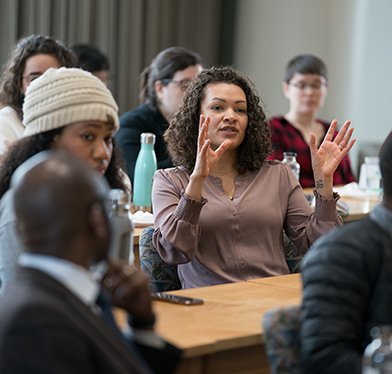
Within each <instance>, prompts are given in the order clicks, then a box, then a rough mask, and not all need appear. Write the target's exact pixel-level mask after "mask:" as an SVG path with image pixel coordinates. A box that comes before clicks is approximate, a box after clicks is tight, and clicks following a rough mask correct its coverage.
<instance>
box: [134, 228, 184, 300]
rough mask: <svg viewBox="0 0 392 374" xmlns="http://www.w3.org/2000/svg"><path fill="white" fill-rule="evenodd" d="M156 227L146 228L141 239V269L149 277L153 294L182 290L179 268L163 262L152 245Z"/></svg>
mask: <svg viewBox="0 0 392 374" xmlns="http://www.w3.org/2000/svg"><path fill="white" fill-rule="evenodd" d="M154 230H155V227H154V226H149V227H146V228H145V229H144V230H143V231H142V233H141V234H140V238H139V254H140V267H141V270H142V272H143V273H145V274H147V275H148V277H149V286H150V291H151V292H164V291H172V290H179V289H181V282H180V280H179V278H178V273H177V266H176V265H170V264H168V263H166V262H165V261H163V260H162V258H161V256H160V255H159V253H158V251H157V250H156V249H155V247H154V245H153V243H152V235H153V233H154Z"/></svg>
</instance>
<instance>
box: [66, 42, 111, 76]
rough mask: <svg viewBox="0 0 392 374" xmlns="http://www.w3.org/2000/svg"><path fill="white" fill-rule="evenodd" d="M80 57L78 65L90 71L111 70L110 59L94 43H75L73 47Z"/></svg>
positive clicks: (72, 49) (73, 50) (78, 57)
mask: <svg viewBox="0 0 392 374" xmlns="http://www.w3.org/2000/svg"><path fill="white" fill-rule="evenodd" d="M71 51H72V52H73V53H75V55H76V58H77V59H78V67H79V68H81V69H83V70H86V71H89V72H90V73H92V72H95V71H101V70H109V60H108V58H107V57H106V55H105V54H103V53H102V52H101V51H100V50H99V49H98V48H97V47H95V46H94V45H92V44H75V45H74V46H72V47H71Z"/></svg>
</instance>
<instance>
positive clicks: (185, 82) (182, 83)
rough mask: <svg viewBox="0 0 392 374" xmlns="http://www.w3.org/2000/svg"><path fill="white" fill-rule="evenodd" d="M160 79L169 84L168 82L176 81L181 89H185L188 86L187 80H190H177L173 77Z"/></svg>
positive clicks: (188, 80)
mask: <svg viewBox="0 0 392 374" xmlns="http://www.w3.org/2000/svg"><path fill="white" fill-rule="evenodd" d="M161 81H162V82H163V83H166V84H169V83H170V82H173V83H177V84H178V85H179V86H180V89H181V90H182V91H185V90H186V89H187V88H188V86H189V82H190V81H191V80H190V79H182V80H180V81H179V80H175V79H161Z"/></svg>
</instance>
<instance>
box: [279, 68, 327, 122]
mask: <svg viewBox="0 0 392 374" xmlns="http://www.w3.org/2000/svg"><path fill="white" fill-rule="evenodd" d="M327 91H328V83H327V81H326V79H325V78H324V77H323V76H321V75H318V74H300V73H295V74H294V75H293V77H292V78H291V80H290V82H289V83H286V82H284V83H283V92H284V95H285V96H286V98H287V99H288V100H289V101H290V110H292V109H293V110H294V111H296V112H297V113H310V114H315V113H316V112H317V111H318V110H319V109H321V108H322V107H323V105H324V102H325V99H326V97H327Z"/></svg>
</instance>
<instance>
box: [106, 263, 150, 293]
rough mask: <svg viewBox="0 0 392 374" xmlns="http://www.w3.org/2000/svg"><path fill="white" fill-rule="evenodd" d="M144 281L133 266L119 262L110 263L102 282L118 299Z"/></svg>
mask: <svg viewBox="0 0 392 374" xmlns="http://www.w3.org/2000/svg"><path fill="white" fill-rule="evenodd" d="M142 281H143V282H144V280H143V279H141V277H140V275H139V274H138V271H137V270H136V269H135V268H134V267H133V266H131V265H127V264H124V263H122V262H121V263H120V262H118V263H111V264H110V267H109V270H108V271H107V273H106V274H105V276H104V277H103V279H102V281H101V283H102V286H103V288H104V289H106V290H107V291H108V293H109V294H110V295H111V297H112V298H113V299H117V300H118V299H122V298H123V297H124V296H125V295H127V294H128V293H130V292H131V291H132V289H134V287H135V286H137V285H138V283H140V282H142ZM113 301H114V300H113Z"/></svg>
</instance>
